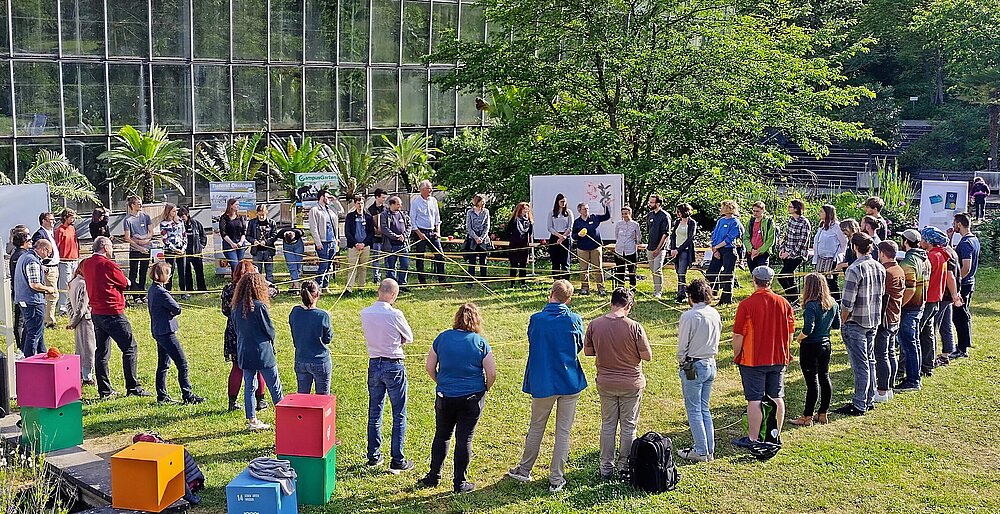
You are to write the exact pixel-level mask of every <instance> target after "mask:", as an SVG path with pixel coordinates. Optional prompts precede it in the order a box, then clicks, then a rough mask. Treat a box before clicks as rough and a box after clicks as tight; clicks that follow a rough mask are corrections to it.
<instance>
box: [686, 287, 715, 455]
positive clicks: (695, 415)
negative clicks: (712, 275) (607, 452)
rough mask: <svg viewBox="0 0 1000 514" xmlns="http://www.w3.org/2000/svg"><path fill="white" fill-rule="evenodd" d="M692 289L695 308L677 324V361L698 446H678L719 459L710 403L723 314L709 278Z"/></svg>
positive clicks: (689, 299) (692, 301)
mask: <svg viewBox="0 0 1000 514" xmlns="http://www.w3.org/2000/svg"><path fill="white" fill-rule="evenodd" d="M688 293H689V295H688V297H687V301H688V304H689V305H690V306H691V308H690V309H688V310H687V311H685V312H683V313H681V316H680V319H679V320H678V325H677V364H678V365H679V366H680V378H681V392H682V393H683V395H684V410H685V411H687V419H688V425H689V426H690V427H691V439H692V440H693V444H694V446H691V447H689V448H684V449H681V450H678V451H677V455H678V456H680V457H681V458H682V459H685V460H689V461H694V462H706V461H710V460H714V459H715V425H714V423H713V422H712V413H711V411H709V408H708V404H709V400H710V399H711V397H712V384H713V383H714V382H715V374H716V362H715V356H716V354H718V353H719V339H720V338H721V335H722V318H721V317H720V316H719V311H717V310H715V308H714V307H712V305H711V303H712V287H711V286H710V285H708V282H706V281H705V280H702V279H698V280H694V281H692V282H691V285H690V286H689V287H688Z"/></svg>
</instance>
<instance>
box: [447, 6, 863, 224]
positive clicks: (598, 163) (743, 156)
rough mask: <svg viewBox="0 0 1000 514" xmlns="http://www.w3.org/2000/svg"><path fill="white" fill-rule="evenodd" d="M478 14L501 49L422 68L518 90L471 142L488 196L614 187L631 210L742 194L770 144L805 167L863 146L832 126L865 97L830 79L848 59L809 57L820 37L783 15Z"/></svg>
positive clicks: (720, 11)
mask: <svg viewBox="0 0 1000 514" xmlns="http://www.w3.org/2000/svg"><path fill="white" fill-rule="evenodd" d="M480 3H481V5H482V6H483V8H484V12H485V16H486V18H487V21H488V22H489V23H491V24H494V25H498V26H500V27H502V28H503V29H505V30H506V31H507V32H508V33H509V34H511V36H510V37H509V38H506V37H505V38H494V39H493V40H492V41H490V42H468V41H457V40H455V41H450V42H447V43H444V44H442V45H440V46H439V51H438V52H437V53H436V54H435V55H431V56H429V57H428V58H427V60H428V61H441V60H443V61H459V62H460V64H461V66H460V68H459V69H458V70H457V71H455V72H454V73H451V74H449V75H445V76H443V77H439V78H438V79H437V80H436V81H437V82H438V83H439V84H440V85H441V86H442V87H445V88H447V87H458V88H460V89H464V90H466V91H478V90H479V88H481V87H482V86H486V87H487V88H489V89H490V90H492V91H497V89H495V88H500V91H504V92H505V93H510V92H511V91H512V90H511V89H510V88H517V90H516V91H517V94H516V95H510V94H505V98H504V101H503V104H504V105H505V106H506V107H505V112H504V114H503V115H502V116H497V117H492V118H491V120H492V126H491V128H490V134H489V135H487V136H485V137H486V141H485V142H483V143H484V144H480V146H481V147H482V149H483V151H485V152H487V154H486V155H484V156H482V158H481V162H482V163H483V164H485V167H484V169H483V174H482V176H480V177H479V178H480V179H481V182H480V184H488V185H489V188H490V191H491V192H494V193H495V192H497V190H498V189H503V190H504V191H503V192H502V193H501V194H503V193H506V192H507V191H526V190H527V183H528V178H529V176H530V175H531V174H555V173H622V174H623V175H624V176H625V189H626V191H625V194H626V197H627V198H626V202H627V203H628V204H630V205H632V206H633V207H637V206H638V205H640V204H641V203H643V201H644V198H645V196H646V195H647V194H649V193H651V192H653V191H659V192H661V193H664V194H666V196H667V198H668V199H676V198H680V197H686V196H687V195H688V194H689V193H691V192H693V191H703V190H705V188H709V187H720V188H725V187H728V186H730V185H732V184H734V183H740V182H745V181H747V180H755V178H756V177H757V176H759V174H760V173H761V172H762V171H763V170H767V169H773V168H775V167H779V166H781V165H782V164H783V163H785V162H786V161H787V156H785V155H784V154H783V153H782V152H781V149H780V147H779V145H778V144H777V141H778V137H777V136H781V137H783V138H787V139H789V140H792V141H794V142H795V143H797V144H798V145H799V146H800V147H802V148H804V149H806V150H807V151H809V152H811V153H813V154H816V155H822V154H824V153H825V152H827V146H828V145H829V144H830V142H831V141H834V140H855V139H869V138H871V132H870V131H869V130H866V129H864V128H862V127H861V126H860V124H858V123H854V122H849V121H839V120H834V119H832V118H831V116H830V114H831V112H832V111H833V110H835V109H838V108H840V107H843V106H848V105H852V104H855V103H857V102H858V100H859V99H861V98H866V97H870V96H871V95H872V93H871V92H870V91H869V90H867V89H865V88H863V87H856V86H850V85H847V84H846V83H845V77H844V76H843V74H842V67H841V66H842V65H841V62H840V60H843V59H846V58H847V57H848V56H849V55H850V54H851V53H852V52H856V51H859V50H860V48H858V47H856V46H851V47H849V48H848V49H847V50H844V51H842V52H840V54H838V55H836V56H833V57H817V53H818V51H819V50H821V49H822V48H823V47H824V45H827V44H828V43H829V40H830V39H829V38H830V36H829V34H828V33H826V32H823V31H821V30H818V29H815V28H810V27H805V26H800V25H797V24H796V23H795V15H796V14H797V13H795V12H794V10H793V9H790V8H789V7H790V6H789V4H788V3H787V2H778V3H777V4H775V3H774V2H764V1H762V0H760V1H750V2H736V1H735V0H723V1H721V2H718V1H716V2H708V1H707V0H693V1H687V0H685V1H680V0H649V1H646V2H637V3H623V2H620V1H617V0H539V1H534V2H523V1H520V0H482V1H481V2H480ZM838 59H839V60H838ZM492 100H493V103H497V102H496V100H497V99H496V98H493V99H492ZM485 103H490V102H485ZM466 142H471V141H470V140H469V139H468V137H466ZM452 162H454V161H452ZM453 171H454V168H452V167H449V166H447V165H446V164H445V163H442V167H441V170H439V181H440V182H442V183H447V185H448V186H449V187H452V185H454V184H456V183H457V182H458V181H457V180H451V179H449V178H448V177H447V176H445V175H446V172H447V173H451V172H453ZM720 179H721V180H722V182H721V183H720V182H719V180H720ZM523 198H524V197H523V196H522V197H520V199H523ZM511 200H512V201H513V200H515V199H513V198H512V199H511Z"/></svg>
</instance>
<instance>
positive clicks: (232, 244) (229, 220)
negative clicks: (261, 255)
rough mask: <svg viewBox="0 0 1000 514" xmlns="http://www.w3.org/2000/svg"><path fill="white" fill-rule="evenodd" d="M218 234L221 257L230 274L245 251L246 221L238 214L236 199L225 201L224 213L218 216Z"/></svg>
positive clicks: (238, 206) (238, 208)
mask: <svg viewBox="0 0 1000 514" xmlns="http://www.w3.org/2000/svg"><path fill="white" fill-rule="evenodd" d="M219 234H220V235H221V236H222V255H223V256H225V258H226V261H228V262H229V272H230V273H232V272H234V271H236V265H237V264H239V263H240V261H242V260H243V255H244V253H246V250H247V221H246V218H245V217H244V216H243V215H242V214H240V204H239V200H237V199H236V198H230V199H229V200H227V201H226V211H225V212H223V213H222V216H219Z"/></svg>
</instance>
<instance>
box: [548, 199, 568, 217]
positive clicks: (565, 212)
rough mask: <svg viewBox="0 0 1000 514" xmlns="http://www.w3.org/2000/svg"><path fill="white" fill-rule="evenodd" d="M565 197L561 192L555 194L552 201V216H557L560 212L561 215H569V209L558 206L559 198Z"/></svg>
mask: <svg viewBox="0 0 1000 514" xmlns="http://www.w3.org/2000/svg"><path fill="white" fill-rule="evenodd" d="M565 199H566V195H564V194H562V193H558V194H556V201H555V202H553V203H552V215H553V216H559V215H560V214H561V215H563V216H566V217H567V218H568V217H569V209H568V208H566V207H559V202H560V201H561V200H565ZM566 203H569V202H566Z"/></svg>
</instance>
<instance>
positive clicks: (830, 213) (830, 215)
mask: <svg viewBox="0 0 1000 514" xmlns="http://www.w3.org/2000/svg"><path fill="white" fill-rule="evenodd" d="M822 209H823V213H825V214H826V219H825V220H823V221H821V222H819V224H820V226H822V227H823V230H829V229H830V227H832V226H833V224H834V223H836V222H837V208H836V207H834V206H833V205H830V204H826V205H824V206H823V207H822Z"/></svg>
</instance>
